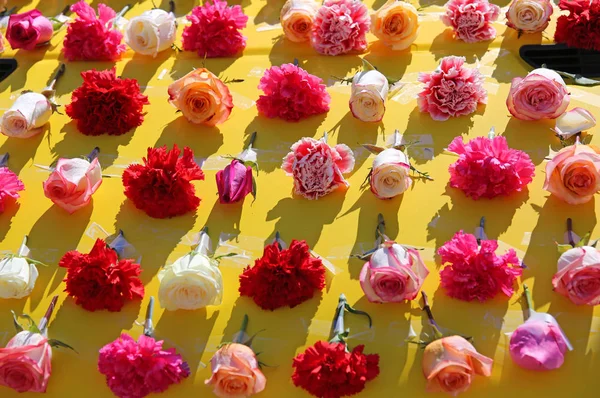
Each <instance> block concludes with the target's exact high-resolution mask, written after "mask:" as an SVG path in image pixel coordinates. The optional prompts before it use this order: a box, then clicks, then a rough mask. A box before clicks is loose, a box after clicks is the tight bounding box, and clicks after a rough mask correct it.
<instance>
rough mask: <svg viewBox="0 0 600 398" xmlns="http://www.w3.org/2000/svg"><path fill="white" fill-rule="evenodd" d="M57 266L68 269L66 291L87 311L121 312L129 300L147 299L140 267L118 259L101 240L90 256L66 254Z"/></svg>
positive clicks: (74, 252)
mask: <svg viewBox="0 0 600 398" xmlns="http://www.w3.org/2000/svg"><path fill="white" fill-rule="evenodd" d="M58 265H59V266H60V267H64V268H67V278H66V279H65V282H66V283H67V287H66V289H65V292H67V293H68V294H69V296H71V297H73V298H74V299H75V303H76V304H78V305H81V306H82V307H83V308H84V309H86V310H88V311H96V310H103V309H107V310H109V311H120V310H121V308H122V307H123V305H124V304H125V302H126V301H129V300H135V299H141V298H142V297H144V284H143V283H142V281H141V280H140V278H138V276H139V275H140V273H141V272H142V270H141V269H140V265H139V264H136V263H134V262H133V261H131V260H119V258H118V256H117V253H116V252H115V251H114V250H113V249H111V248H110V247H108V245H107V244H106V242H104V241H103V240H102V239H98V240H96V244H95V245H94V247H93V248H92V251H91V252H90V253H89V254H82V253H79V252H78V251H76V250H73V251H70V252H67V253H66V254H65V255H64V256H63V258H61V259H60V262H59V264H58Z"/></svg>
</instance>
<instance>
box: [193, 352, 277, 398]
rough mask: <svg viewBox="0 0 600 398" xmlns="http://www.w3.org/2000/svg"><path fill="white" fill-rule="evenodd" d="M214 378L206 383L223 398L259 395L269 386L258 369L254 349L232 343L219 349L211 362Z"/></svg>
mask: <svg viewBox="0 0 600 398" xmlns="http://www.w3.org/2000/svg"><path fill="white" fill-rule="evenodd" d="M210 367H211V369H212V376H211V377H210V379H209V380H206V381H205V383H206V384H207V385H209V386H212V387H213V393H214V394H215V395H216V396H217V397H221V398H242V397H249V396H250V395H253V394H258V393H259V392H261V391H263V390H264V389H265V387H266V385H267V378H266V377H265V375H264V374H263V373H262V371H261V370H260V368H259V367H258V360H257V359H256V354H254V351H252V348H249V347H248V346H245V345H243V344H238V343H231V344H227V345H224V346H223V347H221V348H219V350H218V351H217V352H216V353H215V355H214V356H213V357H212V359H211V360H210Z"/></svg>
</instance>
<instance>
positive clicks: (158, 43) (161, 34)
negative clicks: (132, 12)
mask: <svg viewBox="0 0 600 398" xmlns="http://www.w3.org/2000/svg"><path fill="white" fill-rule="evenodd" d="M176 33H177V25H176V24H175V15H173V14H172V13H169V12H166V11H164V10H159V9H154V10H150V11H146V12H143V13H142V14H141V15H140V16H137V17H135V18H132V19H131V20H130V21H129V23H128V24H127V26H126V27H125V42H126V43H127V45H129V47H131V49H132V50H133V51H135V52H136V53H139V54H143V55H152V56H153V57H156V55H157V54H158V53H159V52H161V51H164V50H166V49H168V48H169V47H171V45H172V44H173V43H174V42H175V35H176Z"/></svg>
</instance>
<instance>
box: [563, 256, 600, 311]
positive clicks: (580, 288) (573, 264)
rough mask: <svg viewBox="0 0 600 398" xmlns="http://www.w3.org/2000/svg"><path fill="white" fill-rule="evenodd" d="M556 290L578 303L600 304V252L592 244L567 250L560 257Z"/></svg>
mask: <svg viewBox="0 0 600 398" xmlns="http://www.w3.org/2000/svg"><path fill="white" fill-rule="evenodd" d="M552 286H554V291H555V292H556V293H558V294H560V295H563V296H565V297H567V298H568V299H569V300H571V301H572V302H573V303H575V304H577V305H598V304H600V253H599V252H598V250H596V249H595V248H594V247H592V246H583V247H575V248H573V249H570V250H567V251H566V252H565V253H563V254H562V255H561V256H560V258H559V259H558V272H557V273H556V274H555V275H554V278H552Z"/></svg>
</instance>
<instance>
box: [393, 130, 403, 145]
mask: <svg viewBox="0 0 600 398" xmlns="http://www.w3.org/2000/svg"><path fill="white" fill-rule="evenodd" d="M401 146H402V136H401V135H400V130H398V129H396V130H394V144H393V147H394V148H396V149H398V148H399V147H401Z"/></svg>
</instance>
